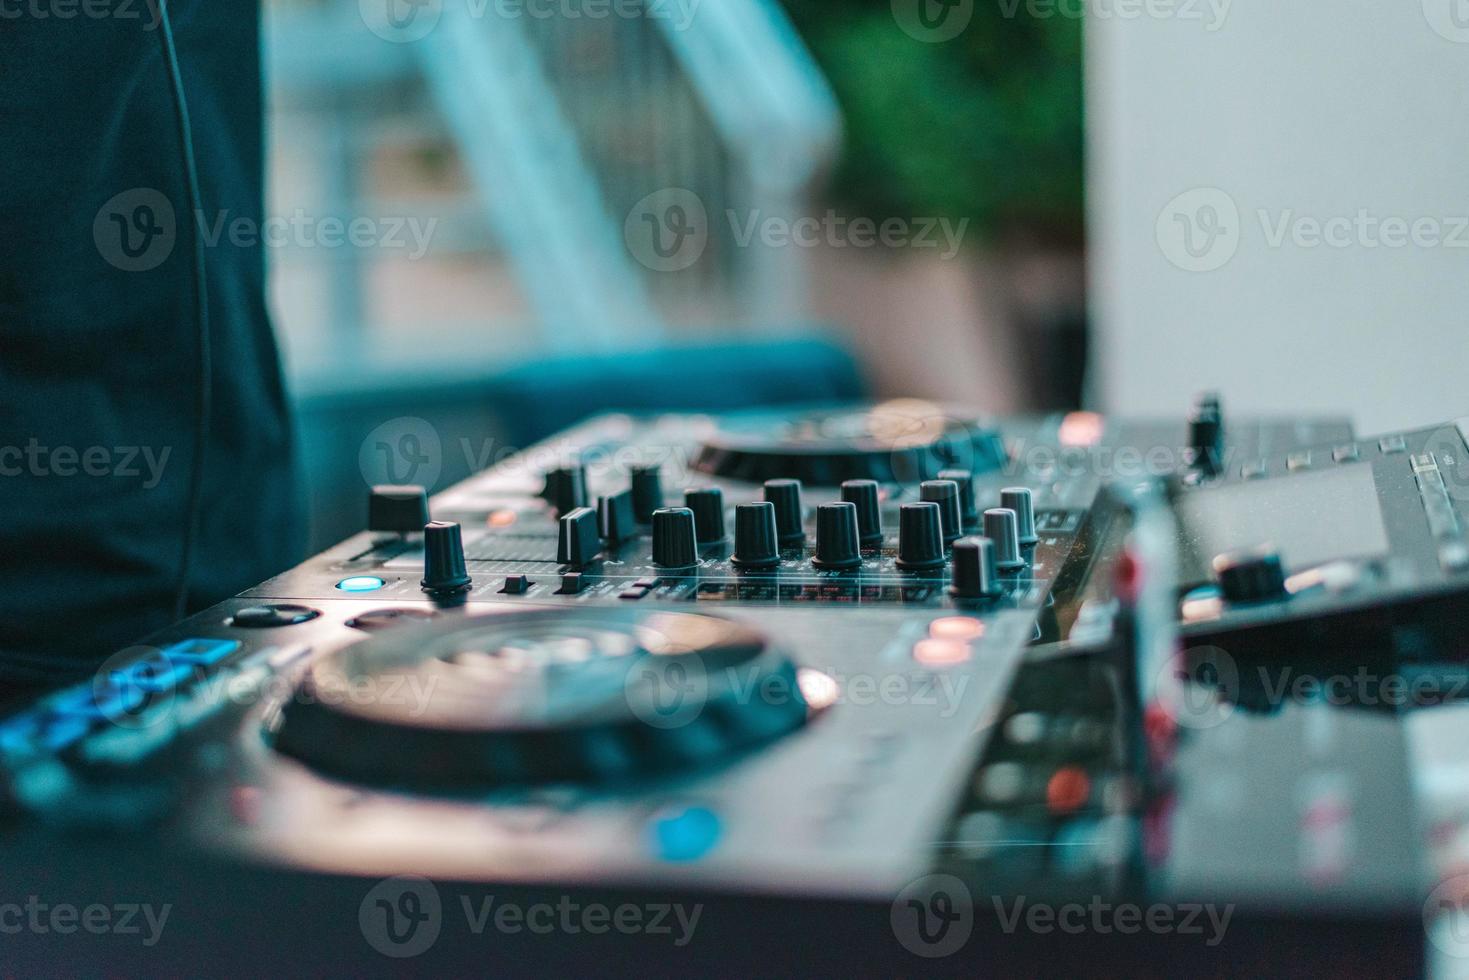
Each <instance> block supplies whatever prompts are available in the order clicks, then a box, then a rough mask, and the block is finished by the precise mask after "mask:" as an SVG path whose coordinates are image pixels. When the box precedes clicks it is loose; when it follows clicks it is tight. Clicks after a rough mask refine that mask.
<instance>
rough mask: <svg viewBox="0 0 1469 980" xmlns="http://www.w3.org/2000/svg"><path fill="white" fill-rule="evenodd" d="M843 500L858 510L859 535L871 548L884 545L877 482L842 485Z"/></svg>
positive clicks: (851, 481) (863, 481) (851, 482)
mask: <svg viewBox="0 0 1469 980" xmlns="http://www.w3.org/2000/svg"><path fill="white" fill-rule="evenodd" d="M842 500H844V501H846V502H847V503H849V504H852V505H853V506H854V507H856V508H857V533H858V534H859V535H860V536H861V539H862V543H863V544H864V545H866V546H867V547H869V548H871V547H874V546H876V545H880V544H882V504H881V503H880V502H879V500H878V492H877V481H876V480H848V481H847V482H846V483H843V484H842Z"/></svg>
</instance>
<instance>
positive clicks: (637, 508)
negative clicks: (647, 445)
mask: <svg viewBox="0 0 1469 980" xmlns="http://www.w3.org/2000/svg"><path fill="white" fill-rule="evenodd" d="M662 506H663V478H662V476H661V475H660V474H659V471H658V467H656V466H634V467H633V468H632V510H633V516H634V517H636V518H637V519H638V523H640V524H649V523H652V520H653V511H655V510H658V509H659V508H660V507H662Z"/></svg>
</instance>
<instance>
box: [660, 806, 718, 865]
mask: <svg viewBox="0 0 1469 980" xmlns="http://www.w3.org/2000/svg"><path fill="white" fill-rule="evenodd" d="M722 833H723V827H722V826H721V825H720V822H719V815H718V814H716V813H715V812H714V811H713V810H710V809H709V808H708V807H702V806H690V807H670V808H668V809H666V810H663V811H660V812H659V813H658V814H657V815H656V816H654V818H653V824H652V834H653V841H652V843H653V850H654V851H655V852H656V853H657V855H658V857H660V858H662V859H663V860H665V861H697V860H698V859H699V858H701V857H703V856H704V855H705V854H708V853H709V852H710V851H712V850H713V849H714V846H715V845H716V844H718V843H719V838H720V836H721V834H722Z"/></svg>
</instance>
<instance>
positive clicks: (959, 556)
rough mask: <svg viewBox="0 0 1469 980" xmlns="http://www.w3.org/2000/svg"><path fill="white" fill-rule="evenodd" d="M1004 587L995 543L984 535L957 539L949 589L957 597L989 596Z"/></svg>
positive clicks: (982, 597) (997, 592) (992, 595)
mask: <svg viewBox="0 0 1469 980" xmlns="http://www.w3.org/2000/svg"><path fill="white" fill-rule="evenodd" d="M1001 591H1003V590H1002V588H1001V586H1000V572H999V568H998V567H997V566H996V565H995V543H994V542H993V541H991V540H990V539H989V538H981V537H968V538H960V539H959V540H958V541H955V542H954V562H953V569H952V573H951V575H950V578H949V593H950V594H951V595H953V596H954V598H956V599H990V598H993V597H994V596H997V595H999V594H1000V592H1001Z"/></svg>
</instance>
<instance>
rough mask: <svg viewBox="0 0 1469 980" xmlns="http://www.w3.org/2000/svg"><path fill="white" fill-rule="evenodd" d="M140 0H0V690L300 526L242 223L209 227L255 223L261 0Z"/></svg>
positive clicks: (77, 655) (262, 552)
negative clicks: (204, 363)
mask: <svg viewBox="0 0 1469 980" xmlns="http://www.w3.org/2000/svg"><path fill="white" fill-rule="evenodd" d="M158 3H159V0H146V2H144V0H102V2H97V0H89V2H88V3H85V4H58V3H47V2H46V0H41V2H37V3H33V2H29V0H27V2H26V3H24V4H21V3H18V2H9V0H0V91H3V92H4V97H3V98H0V133H3V134H4V140H3V143H0V692H3V691H5V690H6V689H7V688H9V689H11V690H14V689H15V688H17V687H25V686H32V685H45V684H48V683H52V682H55V681H58V680H60V679H64V678H66V677H68V676H69V675H75V674H77V673H80V672H85V671H88V670H90V669H92V668H94V667H95V665H96V664H97V663H99V662H100V661H102V660H103V659H105V658H106V657H107V656H108V655H110V654H111V653H113V652H115V651H116V650H117V649H119V648H120V647H123V646H126V645H128V644H131V643H133V642H136V641H138V640H140V639H141V638H144V637H146V636H147V634H149V633H150V632H152V631H155V630H157V629H159V628H161V627H163V626H165V625H167V624H168V623H169V622H171V621H172V620H173V619H174V617H175V615H176V613H177V611H178V610H179V608H180V607H182V608H183V609H185V610H188V611H194V610H197V609H200V608H203V607H204V606H206V605H209V604H212V603H214V602H217V601H218V600H220V599H222V598H225V597H227V596H229V595H232V594H234V593H236V592H238V591H239V590H241V589H242V588H245V587H247V586H249V585H251V584H254V583H255V582H257V581H259V580H261V579H263V578H265V577H267V576H269V575H271V574H273V573H275V572H277V571H279V570H281V569H283V568H285V567H287V566H289V565H290V564H291V563H292V562H293V560H294V559H295V558H296V557H297V549H298V547H299V545H300V541H301V535H300V533H299V526H298V515H297V513H296V509H295V501H296V499H297V496H298V495H297V494H296V493H295V487H294V469H293V464H292V455H291V427H290V419H289V414H288V410H287V403H286V397H285V393H284V390H283V387H282V381H281V372H280V362H279V354H278V352H277V349H276V345H275V340H274V337H273V336H272V332H271V326H270V320H269V316H268V314H267V312H266V299H265V261H264V259H265V257H264V254H263V246H262V244H261V240H260V239H261V236H259V235H256V236H253V238H252V237H250V236H231V235H229V234H223V235H218V236H213V235H210V234H208V232H209V230H210V229H215V228H221V227H224V228H228V227H230V223H231V222H232V221H235V220H236V219H244V221H246V222H253V223H254V227H256V228H258V227H260V223H261V221H262V219H263V209H264V204H263V195H262V184H263V169H264V168H263V135H262V116H261V84H260V52H259V40H260V38H259V6H258V3H257V2H255V0H229V2H212V0H174V2H171V3H168V5H167V7H166V8H160V7H158V6H157V4H158ZM164 15H166V20H165V16H164ZM170 28H171V30H170ZM169 35H171V40H172V45H173V46H172V50H170V48H169V45H168V43H167V40H168V37H169ZM175 57H176V64H177V82H178V83H179V85H178V87H177V88H178V89H181V90H182V93H183V95H184V100H185V101H184V105H185V107H186V110H187V123H188V127H187V129H185V127H184V126H183V125H181V123H182V122H183V120H184V117H183V116H181V115H180V113H179V108H180V107H179V105H178V104H177V99H176V96H177V94H178V92H177V90H176V87H175V85H174V81H175V78H174V75H173V73H172V72H171V67H172V65H173V63H174V61H173V59H174V58H175ZM186 137H187V138H186ZM190 144H191V145H190ZM190 150H192V153H193V154H194V158H195V163H196V167H195V171H194V172H195V173H196V174H197V183H198V197H197V200H198V203H199V205H200V206H201V207H200V213H199V214H197V215H196V214H195V211H194V209H193V207H192V206H191V199H192V195H191V194H190V192H189V180H190V169H189V168H188V167H186V165H185V162H186V154H187V152H189V151H190ZM221 219H223V220H222V221H221ZM201 226H202V232H201ZM196 236H200V238H196ZM201 240H202V247H200V248H199V250H197V251H196V247H198V246H199V245H200V241H201ZM200 256H202V259H203V272H202V278H203V285H204V286H205V287H206V288H205V289H203V290H202V291H200V290H199V289H198V286H199V285H200V284H199V283H198V282H197V281H196V280H197V278H198V276H197V275H196V272H195V268H196V260H197V259H198V258H199V257H200ZM201 295H204V296H207V302H206V303H205V304H203V305H204V306H205V310H206V311H207V316H204V317H201V316H200V310H199V309H197V307H198V306H199V305H200V304H199V297H200V296H201ZM201 321H202V322H201ZM201 326H205V327H207V340H208V346H209V357H208V360H210V361H211V362H212V366H211V369H210V371H209V373H208V381H209V394H208V397H207V398H204V399H201V394H202V392H201V388H200V383H201V381H202V380H204V375H203V372H202V371H201V370H200V367H201V357H200V354H201V350H200V341H201ZM206 403H207V409H208V410H207V417H208V424H207V430H205V431H201V429H200V427H201V423H202V421H203V416H202V415H201V410H203V409H204V408H205V407H206ZM201 436H202V439H201ZM201 448H202V449H203V453H202V454H201V453H200V452H199V450H200V449H201ZM201 463H202V469H201V468H200V464H201ZM196 479H197V481H198V482H197V486H194V485H193V484H194V483H195V480H196ZM195 498H197V500H198V502H199V506H198V507H197V509H196V511H197V533H196V534H193V535H191V534H190V531H189V525H190V522H191V520H190V518H191V502H192V501H194V500H195ZM180 600H182V601H180Z"/></svg>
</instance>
